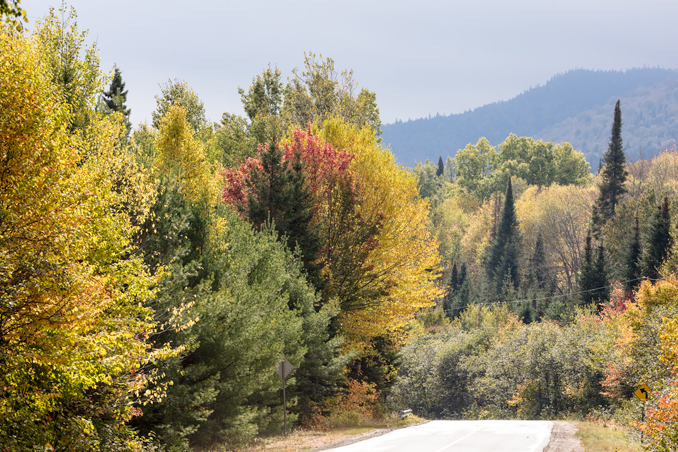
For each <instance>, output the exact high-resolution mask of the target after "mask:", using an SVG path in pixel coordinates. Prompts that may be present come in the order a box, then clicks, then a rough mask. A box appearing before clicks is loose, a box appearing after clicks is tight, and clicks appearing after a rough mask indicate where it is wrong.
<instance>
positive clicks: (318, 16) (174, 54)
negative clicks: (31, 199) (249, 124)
mask: <svg viewBox="0 0 678 452" xmlns="http://www.w3.org/2000/svg"><path fill="white" fill-rule="evenodd" d="M59 4H60V3H57V2H55V1H43V0H23V1H22V2H21V6H22V7H23V8H25V9H26V11H27V13H28V16H29V19H30V20H31V24H30V25H32V24H33V23H34V21H35V20H36V19H39V18H40V17H42V16H44V15H45V14H46V13H47V11H48V9H49V6H50V5H53V6H56V7H58V6H59ZM69 5H72V6H74V7H75V9H76V11H77V13H78V25H79V28H80V29H81V30H82V29H88V30H89V32H90V34H89V38H90V42H92V41H94V40H96V41H97V43H98V47H99V49H100V55H101V61H102V67H103V68H104V69H105V70H106V71H108V70H110V68H111V67H112V66H113V64H114V63H116V64H117V65H118V67H119V68H120V69H121V70H122V73H123V80H124V81H125V82H126V84H127V85H126V86H127V89H128V90H129V95H128V102H127V103H128V106H129V107H131V109H132V122H133V123H134V124H136V123H139V122H141V121H143V120H150V113H151V111H153V110H154V109H155V99H154V96H155V95H157V94H158V93H159V92H160V89H159V87H158V84H159V83H161V82H163V81H166V80H167V79H168V78H179V79H185V80H186V81H187V82H188V83H189V84H190V85H191V86H192V87H193V89H195V90H196V91H197V93H198V94H199V95H200V97H201V99H202V100H203V101H204V103H205V108H206V110H207V116H208V118H209V119H211V120H214V121H217V120H219V119H220V118H221V114H222V113H223V112H225V111H228V112H234V113H239V114H242V112H243V111H242V106H241V103H240V96H239V95H238V87H239V86H240V87H243V88H247V87H248V86H249V85H250V83H251V81H252V78H253V77H254V76H255V75H256V74H259V73H261V72H262V71H263V70H264V69H265V68H266V67H267V66H268V64H269V63H270V64H272V65H277V66H278V68H280V70H281V71H282V73H283V76H285V77H286V76H288V75H290V71H291V70H292V68H294V67H298V66H301V65H302V64H303V53H304V51H307V52H308V51H312V52H314V53H316V54H322V55H323V57H331V58H333V59H334V61H335V66H336V68H337V69H353V70H354V78H355V79H356V80H357V81H358V83H359V84H360V86H362V87H365V88H367V89H369V90H372V91H375V92H376V94H377V103H378V105H379V107H380V111H381V117H382V121H383V122H385V123H389V122H393V121H394V120H395V119H396V118H400V119H404V120H407V119H408V118H412V119H414V118H419V117H423V116H428V115H429V114H432V115H435V114H436V113H440V114H450V113H460V112H462V111H465V110H467V109H473V108H475V107H479V106H481V105H484V104H487V103H490V102H495V101H498V100H506V99H510V98H512V97H514V96H516V95H517V94H519V93H521V92H522V91H524V90H526V89H528V88H530V86H534V85H537V84H544V83H545V82H546V81H547V80H548V79H549V78H551V77H552V76H553V75H555V74H556V73H559V72H565V71H567V70H569V69H574V68H586V69H627V68H631V67H639V66H644V65H646V66H661V67H665V68H678V45H676V44H677V43H678V27H676V25H675V22H676V20H677V19H678V2H676V1H675V0H664V1H658V0H642V1H641V0H637V1H635V0H634V1H627V0H567V1H563V0H557V1H556V0H516V1H513V0H474V1H472V0H468V1H423V0H420V1H417V2H414V1H400V0H388V1H370V0H361V1H354V0H350V1H341V2H336V1H335V2H327V1H322V0H315V1H281V0H276V1H257V0H247V1H237V2H235V1H216V0H212V1H197V0H194V1H192V2H187V1H185V0H183V1H179V0H163V1H155V0H135V1H131V0H115V1H113V0H96V1H94V0H73V1H71V2H70V3H69Z"/></svg>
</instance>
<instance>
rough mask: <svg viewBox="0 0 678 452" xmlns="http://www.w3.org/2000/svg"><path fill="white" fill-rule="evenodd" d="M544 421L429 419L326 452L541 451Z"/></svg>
mask: <svg viewBox="0 0 678 452" xmlns="http://www.w3.org/2000/svg"><path fill="white" fill-rule="evenodd" d="M552 428H553V422H548V421H431V422H427V423H426V424H422V425H417V426H414V427H408V428H402V429H400V430H395V431H392V432H390V433H387V434H385V435H382V436H378V437H376V438H370V439H368V440H365V441H361V442H359V443H355V444H351V445H350V446H343V447H338V448H336V449H329V450H328V451H327V452H330V451H334V452H387V451H398V452H542V451H543V450H544V448H545V447H546V446H547V445H548V443H549V439H550V437H551V429H552Z"/></svg>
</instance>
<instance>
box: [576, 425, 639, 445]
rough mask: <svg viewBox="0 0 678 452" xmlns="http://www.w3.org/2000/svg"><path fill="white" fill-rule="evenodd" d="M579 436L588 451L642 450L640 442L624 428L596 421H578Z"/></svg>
mask: <svg viewBox="0 0 678 452" xmlns="http://www.w3.org/2000/svg"><path fill="white" fill-rule="evenodd" d="M576 435H577V437H578V438H580V439H581V440H582V442H583V443H584V450H585V451H586V452H640V451H642V450H643V449H642V448H641V447H640V443H638V442H636V441H632V440H631V439H629V438H628V435H627V434H626V432H624V430H621V429H619V428H616V427H610V426H607V427H606V426H605V424H601V423H595V422H577V434H576Z"/></svg>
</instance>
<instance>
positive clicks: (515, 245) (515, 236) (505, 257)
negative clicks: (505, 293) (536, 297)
mask: <svg viewBox="0 0 678 452" xmlns="http://www.w3.org/2000/svg"><path fill="white" fill-rule="evenodd" d="M521 241H522V237H521V234H520V230H519V228H518V217H517V216H516V210H515V205H514V200H513V188H512V186H511V179H510V178H509V181H508V186H507V187H506V197H505V200H504V210H503V211H502V215H501V220H500V222H499V227H498V228H497V234H496V236H495V238H494V241H493V243H492V248H491V249H490V252H489V254H488V258H487V261H486V267H485V268H486V271H487V275H488V276H489V279H490V280H491V281H493V283H494V287H495V289H496V292H497V293H500V292H501V290H502V288H503V286H504V283H505V282H506V281H507V280H510V282H511V284H512V285H513V287H514V288H516V287H518V284H519V282H520V277H519V274H520V273H519V262H518V259H519V256H520V245H521Z"/></svg>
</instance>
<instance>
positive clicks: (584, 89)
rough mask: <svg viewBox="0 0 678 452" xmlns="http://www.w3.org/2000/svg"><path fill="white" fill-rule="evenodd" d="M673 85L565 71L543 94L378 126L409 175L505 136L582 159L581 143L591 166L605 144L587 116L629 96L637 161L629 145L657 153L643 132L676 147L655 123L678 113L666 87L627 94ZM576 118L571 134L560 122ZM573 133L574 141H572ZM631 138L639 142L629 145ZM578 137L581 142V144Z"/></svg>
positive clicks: (651, 72)
mask: <svg viewBox="0 0 678 452" xmlns="http://www.w3.org/2000/svg"><path fill="white" fill-rule="evenodd" d="M676 77H678V72H677V71H675V70H671V69H653V68H642V69H629V70H627V71H623V72H622V71H591V70H584V69H577V70H572V71H569V72H566V73H564V74H559V75H556V76H554V77H553V78H552V79H551V80H549V81H548V82H547V83H546V84H545V85H544V86H537V87H534V88H531V89H529V90H527V91H525V92H524V93H522V94H520V95H518V96H516V97H514V98H513V99H511V100H508V101H502V102H496V103H493V104H489V105H485V106H483V107H479V108H476V109H474V110H472V111H467V112H465V113H460V114H456V115H450V116H435V117H432V118H422V119H415V120H411V121H407V122H403V121H398V122H396V123H394V124H385V125H384V126H383V130H384V133H383V140H384V143H387V144H390V145H391V149H392V151H393V153H394V155H395V156H396V157H397V158H398V161H399V162H400V163H403V164H405V165H407V166H410V167H412V166H413V165H414V164H415V162H424V161H425V160H427V159H428V160H431V161H435V160H437V159H438V157H439V156H442V157H443V158H444V159H446V158H447V157H448V156H449V157H454V155H455V154H456V152H457V150H458V149H463V148H464V146H466V145H467V144H468V143H475V142H476V141H478V139H479V138H481V137H485V138H487V139H488V140H489V141H490V143H492V144H493V145H497V144H498V143H500V142H502V141H503V140H504V139H505V138H506V137H507V136H508V135H509V134H510V133H514V134H516V135H519V136H532V137H535V138H541V139H544V140H545V141H554V142H561V141H568V142H571V143H572V144H573V145H574V146H575V149H577V150H581V151H584V149H580V148H579V147H577V146H578V145H580V144H584V141H586V143H585V145H586V150H585V154H586V155H587V157H589V158H591V161H595V162H597V161H598V159H599V158H600V157H602V153H603V152H604V149H605V147H606V146H607V142H606V141H605V139H604V137H603V135H601V133H602V128H600V127H599V126H600V125H601V124H600V123H599V121H594V123H595V125H594V124H588V121H587V120H586V118H587V115H588V116H590V117H591V118H593V117H595V116H597V115H598V114H600V111H599V110H598V108H603V109H604V108H607V110H605V111H609V104H610V102H611V103H612V105H614V102H615V101H616V100H617V99H618V98H622V99H623V103H625V100H626V96H627V95H629V96H630V98H629V101H630V102H634V103H635V105H636V106H637V107H638V108H639V110H638V111H637V112H636V110H635V108H634V109H633V110H629V115H628V116H626V118H625V124H626V125H627V127H628V128H629V131H628V133H629V140H630V141H627V142H628V143H629V144H630V146H629V151H630V152H631V154H630V157H632V158H634V159H635V158H637V156H638V153H637V151H636V150H635V146H636V144H638V145H640V144H642V145H643V146H645V145H647V143H648V141H650V142H651V144H652V146H651V147H646V148H645V149H644V155H645V156H646V157H649V156H652V155H654V154H655V153H657V152H658V151H660V150H661V147H660V146H657V145H656V140H654V141H653V140H651V139H649V138H648V137H646V136H645V134H644V129H643V128H651V127H652V126H653V125H654V127H655V128H657V129H659V130H660V131H664V130H666V132H667V133H668V135H667V136H662V137H660V139H663V140H664V142H666V141H667V140H669V139H675V138H676V137H674V136H671V135H670V134H671V133H672V130H673V129H672V128H671V126H670V124H672V122H671V119H670V116H660V113H662V112H664V111H665V110H666V109H668V110H672V109H673V108H678V107H675V104H676V103H678V100H676V98H674V96H673V90H672V88H671V86H673V85H671V84H669V85H662V86H661V87H657V88H652V89H647V90H638V91H637V92H634V93H633V94H632V95H631V94H630V93H631V92H633V91H635V90H637V89H638V88H640V87H645V88H650V87H653V86H654V85H656V84H658V83H660V82H662V81H664V80H666V79H667V78H676ZM660 97H661V98H662V99H661V100H659V98H660ZM650 103H652V105H650ZM604 106H605V107H604ZM589 110H593V111H594V112H595V114H592V113H591V112H589ZM580 114H581V117H580V120H579V121H578V122H577V127H573V125H572V122H571V120H570V121H566V120H568V118H574V117H577V116H578V115H580ZM639 115H642V116H639ZM561 122H562V123H563V124H562V125H561V124H560V123H561ZM577 130H579V135H576V133H577ZM636 132H637V133H638V134H639V135H638V138H635V135H634V133H636ZM582 134H585V135H587V137H588V138H587V139H586V140H584V139H582V138H581V135H582ZM631 145H632V146H633V147H632V146H631Z"/></svg>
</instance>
